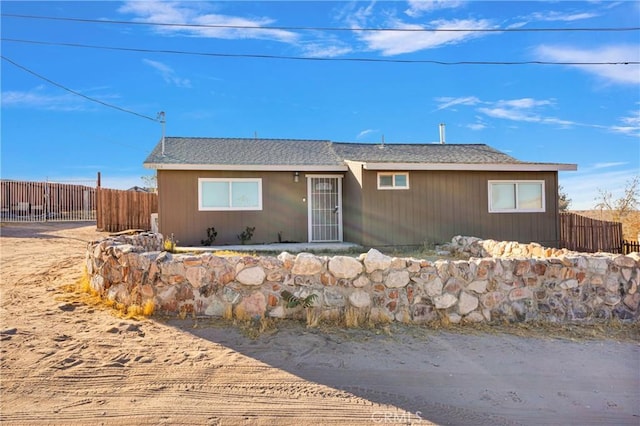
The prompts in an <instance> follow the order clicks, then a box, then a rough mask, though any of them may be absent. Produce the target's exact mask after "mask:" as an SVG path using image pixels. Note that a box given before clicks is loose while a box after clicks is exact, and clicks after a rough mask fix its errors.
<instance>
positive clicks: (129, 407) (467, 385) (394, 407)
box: [0, 223, 640, 425]
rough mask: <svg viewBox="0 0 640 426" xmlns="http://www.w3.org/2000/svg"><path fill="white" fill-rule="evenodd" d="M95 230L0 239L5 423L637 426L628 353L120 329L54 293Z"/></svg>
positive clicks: (387, 336)
mask: <svg viewBox="0 0 640 426" xmlns="http://www.w3.org/2000/svg"><path fill="white" fill-rule="evenodd" d="M94 229H95V228H94V227H93V226H86V224H82V223H72V224H31V225H24V224H20V225H13V224H3V225H2V227H1V228H0V268H1V269H0V283H1V287H0V290H1V294H0V301H1V304H0V319H1V326H0V331H1V332H2V335H1V342H0V344H1V346H0V348H1V351H0V352H1V360H0V362H1V363H0V368H1V375H0V380H1V382H0V392H1V393H0V398H1V400H0V423H2V424H7V425H10V424H11V425H12V424H60V425H63V424H64V425H69V424H78V425H80V424H82V425H86V424H119V425H140V424H154V425H155V424H171V425H175V424H193V425H199V424H213V425H217V424H221V425H227V424H243V425H244V424H246V425H258V424H265V425H272V424H274V425H282V424H284V425H288V424H289V425H304V424H322V425H326V424H344V425H355V424H371V425H374V424H431V423H436V424H451V425H483V424H484V425H500V424H505V425H519V424H524V425H551V424H554V425H555V424H558V425H559V424H562V425H567V424H576V425H578V424H579V425H584V424H603V425H604V424H606V425H612V424H616V425H638V424H640V345H639V344H638V342H637V341H635V342H634V341H628V340H625V341H616V340H609V339H597V340H578V341H571V340H568V339H551V338H533V337H518V336H514V335H506V334H478V333H476V334H458V333H452V332H443V331H433V330H427V329H424V328H411V327H401V326H393V327H390V328H388V329H386V330H333V331H331V332H328V331H327V330H318V329H306V328H305V327H303V326H302V325H300V324H295V323H290V322H289V323H284V324H282V325H281V326H278V327H277V328H276V329H273V330H268V331H267V332H265V333H263V334H262V335H260V336H259V337H258V338H257V339H251V338H249V337H247V336H246V333H242V332H240V331H238V330H237V329H235V328H231V327H229V326H228V325H224V324H222V323H221V322H203V321H200V322H197V321H194V320H174V319H171V320H169V319H165V318H153V319H150V320H145V321H135V320H126V319H120V318H118V317H117V316H115V315H114V314H113V313H112V312H110V311H108V310H104V309H100V308H95V307H91V306H87V305H84V304H81V303H78V302H70V301H69V300H68V298H66V297H65V296H68V295H67V294H65V292H64V291H63V290H62V289H61V288H60V287H61V286H62V285H64V284H72V283H74V282H75V281H76V280H77V279H78V278H79V277H80V275H81V273H82V263H83V259H84V250H85V247H86V242H87V241H90V240H92V239H96V238H100V237H101V236H104V234H99V233H97V232H95V230H94Z"/></svg>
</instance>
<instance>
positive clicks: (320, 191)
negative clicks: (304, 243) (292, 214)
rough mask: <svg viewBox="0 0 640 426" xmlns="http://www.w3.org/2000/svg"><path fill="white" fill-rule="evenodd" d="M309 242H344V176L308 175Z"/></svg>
mask: <svg viewBox="0 0 640 426" xmlns="http://www.w3.org/2000/svg"><path fill="white" fill-rule="evenodd" d="M307 194H308V197H309V241H310V242H321V241H342V176H335V175H307Z"/></svg>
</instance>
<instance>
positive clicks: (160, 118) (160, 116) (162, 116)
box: [157, 111, 166, 157]
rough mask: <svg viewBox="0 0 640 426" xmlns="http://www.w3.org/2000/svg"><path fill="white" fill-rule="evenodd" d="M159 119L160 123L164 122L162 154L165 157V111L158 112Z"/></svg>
mask: <svg viewBox="0 0 640 426" xmlns="http://www.w3.org/2000/svg"><path fill="white" fill-rule="evenodd" d="M157 120H158V121H159V122H160V124H162V156H163V157H164V131H165V125H164V124H165V123H166V120H165V119H164V111H160V112H159V113H158V117H157Z"/></svg>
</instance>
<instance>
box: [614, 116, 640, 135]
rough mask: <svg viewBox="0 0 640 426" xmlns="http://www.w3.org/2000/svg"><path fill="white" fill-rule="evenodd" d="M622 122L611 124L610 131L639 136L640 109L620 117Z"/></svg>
mask: <svg viewBox="0 0 640 426" xmlns="http://www.w3.org/2000/svg"><path fill="white" fill-rule="evenodd" d="M620 121H621V122H622V124H620V125H614V126H611V131H612V132H615V133H623V134H625V135H629V136H640V110H637V111H634V112H632V113H630V115H628V116H626V117H622V118H620Z"/></svg>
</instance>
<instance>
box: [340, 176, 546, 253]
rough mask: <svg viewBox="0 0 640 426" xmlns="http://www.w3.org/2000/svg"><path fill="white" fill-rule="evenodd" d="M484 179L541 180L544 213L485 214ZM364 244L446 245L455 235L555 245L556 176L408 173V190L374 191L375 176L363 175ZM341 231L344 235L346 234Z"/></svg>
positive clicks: (486, 209) (486, 212)
mask: <svg viewBox="0 0 640 426" xmlns="http://www.w3.org/2000/svg"><path fill="white" fill-rule="evenodd" d="M489 180H544V181H545V203H546V211H545V212H544V213H489V208H488V181H489ZM362 182H363V189H362V193H363V195H362V203H361V205H362V209H361V210H362V212H363V214H362V234H361V235H362V239H361V240H360V241H357V240H355V241H354V242H358V243H360V244H362V245H365V246H374V247H375V246H403V245H422V244H424V243H442V242H446V241H450V240H451V238H452V237H453V236H455V235H471V236H477V237H480V238H492V239H496V240H513V241H521V242H531V241H535V242H539V243H541V244H545V245H550V246H554V245H556V244H557V242H558V214H557V208H558V206H557V184H558V181H557V173H556V172H471V171H455V172H451V171H410V172H409V185H410V189H408V190H378V189H377V172H375V171H366V170H365V171H363V179H362ZM345 232H346V231H345Z"/></svg>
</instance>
